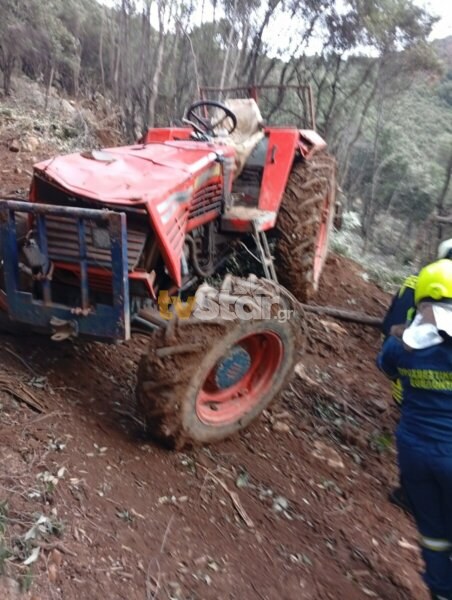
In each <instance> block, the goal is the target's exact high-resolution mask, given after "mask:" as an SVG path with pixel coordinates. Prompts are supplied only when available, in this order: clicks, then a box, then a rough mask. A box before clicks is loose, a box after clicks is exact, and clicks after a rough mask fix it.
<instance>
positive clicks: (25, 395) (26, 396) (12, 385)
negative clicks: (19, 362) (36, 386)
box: [0, 375, 45, 413]
mask: <svg viewBox="0 0 452 600" xmlns="http://www.w3.org/2000/svg"><path fill="white" fill-rule="evenodd" d="M0 390H1V391H3V392H7V393H8V394H11V396H13V397H14V398H16V400H19V402H23V403H24V404H26V405H27V406H29V407H30V408H32V409H33V410H35V411H36V412H38V413H43V412H45V407H44V406H43V405H42V404H41V403H40V402H39V400H38V399H37V398H36V396H35V395H34V394H32V393H31V392H30V391H29V390H27V388H26V387H24V385H23V384H22V383H20V382H18V381H17V380H13V379H12V378H11V377H8V376H6V375H0Z"/></svg>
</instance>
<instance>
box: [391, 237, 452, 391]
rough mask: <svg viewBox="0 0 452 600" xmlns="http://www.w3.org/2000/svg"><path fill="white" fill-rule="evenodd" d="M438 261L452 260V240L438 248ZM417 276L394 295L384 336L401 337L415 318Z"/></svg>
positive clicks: (412, 277) (406, 282) (408, 278)
mask: <svg viewBox="0 0 452 600" xmlns="http://www.w3.org/2000/svg"><path fill="white" fill-rule="evenodd" d="M437 258H438V260H439V259H441V258H448V259H452V238H451V239H448V240H444V241H443V242H441V243H440V245H439V246H438V252H437ZM416 281H417V275H410V276H409V277H407V278H406V279H405V281H404V282H403V284H402V287H401V288H400V290H399V291H398V292H397V293H396V294H395V295H394V297H393V299H392V302H391V305H390V306H389V308H388V310H387V312H386V315H385V318H384V319H383V325H382V327H381V330H382V332H383V335H384V336H385V338H386V337H388V336H389V335H401V334H402V329H403V328H404V327H405V325H406V324H407V322H409V321H411V320H412V318H413V317H414V288H415V287H416ZM401 399H402V393H401V390H400V393H399V394H397V398H396V397H394V400H398V401H399V402H400V401H401Z"/></svg>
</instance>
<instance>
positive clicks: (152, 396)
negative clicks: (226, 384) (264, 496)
mask: <svg viewBox="0 0 452 600" xmlns="http://www.w3.org/2000/svg"><path fill="white" fill-rule="evenodd" d="M298 334H299V327H298V321H297V317H296V316H294V318H292V319H289V320H287V321H286V322H282V321H279V320H278V319H275V318H270V319H265V320H264V319H259V320H255V319H252V320H245V321H243V320H242V321H240V320H236V321H221V320H215V321H214V322H208V321H202V320H199V319H195V318H190V319H188V320H178V321H175V322H173V321H171V322H170V326H169V327H168V329H167V330H166V331H158V332H156V333H155V334H154V335H153V336H152V338H151V343H150V347H149V350H148V353H147V354H146V355H144V356H143V357H142V359H141V363H140V366H139V370H138V384H137V402H138V408H139V411H140V412H141V414H142V415H143V416H144V418H145V422H146V429H147V433H149V435H150V436H152V437H153V438H155V439H157V440H158V441H160V442H161V443H163V444H164V445H166V446H168V447H171V448H181V447H183V446H185V445H193V444H204V443H211V442H216V441H219V440H222V439H224V438H226V437H229V436H231V435H233V434H234V433H236V432H238V431H239V430H241V429H243V428H245V427H247V426H248V425H249V424H250V423H251V422H252V421H253V420H254V419H255V418H256V417H257V416H258V415H259V414H260V413H261V412H262V411H263V410H264V409H265V408H266V407H267V406H268V405H269V404H270V403H271V402H272V401H273V400H274V399H275V398H276V397H277V396H278V395H279V393H280V391H281V390H282V388H283V387H284V386H285V385H286V384H287V382H288V380H289V378H290V376H291V375H292V372H293V368H294V365H295V362H296V357H297V348H298V342H297V336H298ZM250 340H253V342H252V343H251V342H250ZM267 340H271V343H270V345H271V344H273V343H274V341H275V340H277V341H276V346H278V347H280V348H281V355H280V357H279V358H278V361H273V362H271V361H270V362H268V359H266V358H265V356H264V355H265V354H267V355H268V354H270V350H271V349H270V350H269V349H267V350H268V351H267V350H265V352H261V358H259V359H258V364H259V365H260V366H258V371H253V373H254V375H253V376H256V377H257V379H256V383H255V385H251V386H250V389H251V392H250V395H249V396H247V393H246V392H244V395H243V397H242V396H241V397H240V398H237V399H236V398H233V399H232V400H231V401H230V402H231V404H230V409H231V410H230V412H229V417H230V418H224V419H222V418H221V417H222V413H221V412H219V413H215V412H214V411H213V412H212V413H210V411H209V404H208V403H207V404H205V405H203V404H202V403H200V398H201V397H204V396H205V394H206V390H207V392H208V390H209V386H210V387H211V386H212V381H211V380H212V372H213V371H214V370H216V369H217V368H219V367H218V365H219V364H224V361H225V357H226V359H227V358H228V357H229V356H230V355H231V352H234V351H235V349H236V348H240V349H242V347H245V348H247V350H248V351H249V352H250V353H251V352H252V351H254V350H252V349H253V348H255V347H256V343H257V345H258V347H257V351H258V352H259V344H263V345H264V346H265V345H266V344H267ZM239 352H240V350H239ZM222 361H223V363H222ZM266 361H267V362H266ZM276 364H277V368H274V367H275V365H276ZM251 365H252V363H251ZM251 368H252V367H251V366H250V367H249V369H250V370H251ZM262 368H264V369H265V368H267V370H268V373H267V375H266V374H265V373H263V374H261V373H259V369H260V370H262ZM256 373H257V375H256ZM267 376H268V377H267ZM259 377H261V380H262V378H263V377H264V378H265V377H267V379H266V385H265V386H262V385H260V383H259ZM262 381H263V380H262ZM229 389H232V387H231V388H226V392H227V390H229ZM253 390H254V391H255V392H259V390H261V393H257V394H256V395H255V396H254V397H253V398H251V394H252V393H253ZM223 391H224V390H223V389H222V390H220V392H223ZM242 400H243V404H238V403H241V402H242ZM225 406H226V405H221V406H219V408H218V407H217V409H216V410H219V411H223V414H225V413H224V407H225ZM213 408H215V406H214V405H213ZM226 408H227V407H226ZM226 416H227V415H226Z"/></svg>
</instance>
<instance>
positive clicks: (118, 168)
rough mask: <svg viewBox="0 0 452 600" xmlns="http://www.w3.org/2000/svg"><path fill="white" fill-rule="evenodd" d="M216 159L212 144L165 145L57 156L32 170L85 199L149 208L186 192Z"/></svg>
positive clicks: (182, 143)
mask: <svg viewBox="0 0 452 600" xmlns="http://www.w3.org/2000/svg"><path fill="white" fill-rule="evenodd" d="M216 157H217V152H216V149H215V147H213V146H212V144H208V143H200V142H187V141H182V142H163V143H152V144H146V145H134V146H124V147H121V148H109V149H106V150H91V151H89V152H81V153H77V154H69V155H67V156H57V157H55V158H52V159H50V160H47V161H45V162H41V163H38V164H37V165H35V167H34V168H35V171H36V172H37V173H42V174H45V176H46V178H50V179H52V180H54V181H55V182H56V183H58V184H59V185H61V186H62V187H64V188H65V189H67V190H70V191H72V192H73V193H74V194H77V195H81V196H83V197H85V198H92V199H93V200H97V201H101V202H105V203H107V204H116V203H117V204H123V205H124V204H135V203H139V204H143V203H145V204H148V203H153V201H159V200H160V199H162V198H164V197H167V196H168V194H170V193H171V192H173V191H175V190H177V189H180V188H181V187H183V185H184V183H185V182H188V181H190V180H191V179H192V178H193V176H195V175H196V174H197V173H198V172H199V171H202V170H203V169H205V168H206V166H207V165H208V164H210V163H212V162H213V161H215V159H216Z"/></svg>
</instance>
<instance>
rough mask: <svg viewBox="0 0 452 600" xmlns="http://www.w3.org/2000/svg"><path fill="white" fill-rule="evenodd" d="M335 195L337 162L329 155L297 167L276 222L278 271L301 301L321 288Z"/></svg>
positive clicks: (294, 167) (299, 164)
mask: <svg viewBox="0 0 452 600" xmlns="http://www.w3.org/2000/svg"><path fill="white" fill-rule="evenodd" d="M335 192H336V183H335V162H334V159H333V158H332V157H330V156H329V155H328V154H326V153H323V152H322V153H319V154H318V155H314V157H313V158H312V159H311V160H309V161H302V162H301V161H300V162H296V163H295V164H294V166H293V168H292V172H291V174H290V176H289V179H288V182H287V186H286V191H285V193H284V197H283V199H282V202H281V207H280V209H279V215H278V220H277V222H276V233H277V236H278V240H277V244H276V270H277V275H278V279H279V281H280V282H281V283H282V284H283V285H284V286H285V287H286V288H287V289H288V290H289V291H290V292H292V293H293V294H294V296H296V297H297V298H298V300H301V301H302V302H303V301H306V300H309V298H311V297H312V296H313V295H314V294H315V292H316V291H317V289H318V286H319V282H320V276H321V274H322V270H323V266H324V264H325V260H326V257H327V253H328V243H329V238H330V233H331V230H332V227H333V219H334V212H335V206H334V205H335Z"/></svg>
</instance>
